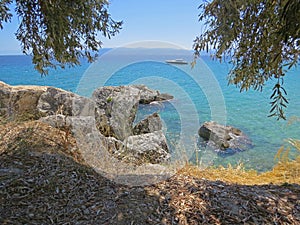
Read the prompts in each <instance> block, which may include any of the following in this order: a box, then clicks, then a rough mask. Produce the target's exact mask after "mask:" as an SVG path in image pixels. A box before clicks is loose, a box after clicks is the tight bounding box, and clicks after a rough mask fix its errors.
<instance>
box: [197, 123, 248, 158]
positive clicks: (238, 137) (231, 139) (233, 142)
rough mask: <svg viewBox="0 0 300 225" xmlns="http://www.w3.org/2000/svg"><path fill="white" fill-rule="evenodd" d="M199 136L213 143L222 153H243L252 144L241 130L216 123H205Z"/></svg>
mask: <svg viewBox="0 0 300 225" xmlns="http://www.w3.org/2000/svg"><path fill="white" fill-rule="evenodd" d="M198 133H199V136H200V137H202V138H203V139H204V140H206V141H208V142H209V144H211V143H213V144H214V145H215V146H216V147H217V148H219V149H220V150H222V151H227V149H230V150H228V152H232V150H233V151H243V150H245V149H246V148H247V147H248V146H249V145H250V144H251V141H250V140H249V138H248V137H247V136H246V135H245V134H244V133H243V132H242V131H241V130H239V129H237V128H234V127H232V126H224V125H220V124H217V123H216V122H212V121H211V122H205V123H204V124H203V125H202V126H201V127H200V129H199V131H198Z"/></svg>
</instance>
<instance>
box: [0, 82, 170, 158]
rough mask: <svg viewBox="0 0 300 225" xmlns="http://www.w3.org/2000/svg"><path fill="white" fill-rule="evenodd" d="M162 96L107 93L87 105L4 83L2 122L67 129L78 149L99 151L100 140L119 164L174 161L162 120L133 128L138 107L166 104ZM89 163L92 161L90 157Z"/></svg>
mask: <svg viewBox="0 0 300 225" xmlns="http://www.w3.org/2000/svg"><path fill="white" fill-rule="evenodd" d="M158 96H160V93H159V92H158V91H153V90H150V89H148V88H147V87H146V86H144V85H132V86H121V87H103V88H99V89H97V90H96V91H95V92H94V94H93V98H92V99H88V98H84V97H81V96H79V95H76V94H74V93H71V92H67V91H64V90H62V89H59V88H54V87H46V86H45V87H41V86H10V85H7V84H5V83H3V82H0V116H4V117H8V118H11V119H16V118H17V117H19V116H24V115H32V116H31V118H30V119H39V120H40V121H41V122H43V123H47V124H49V125H51V126H52V127H56V128H59V129H62V130H66V129H68V131H70V132H72V134H73V135H75V137H76V140H77V141H78V143H77V144H78V145H79V147H80V146H81V147H82V148H84V146H90V147H93V146H97V145H98V144H97V140H98V139H99V140H98V141H100V142H101V144H100V145H99V146H100V148H101V149H102V148H103V149H104V150H107V152H110V153H111V154H113V155H114V156H118V157H117V158H119V159H122V160H123V159H130V158H131V159H133V160H134V161H135V162H139V163H140V162H142V163H144V162H149V163H159V162H164V161H166V160H167V159H168V158H169V157H170V154H169V153H168V146H167V142H166V138H165V136H164V134H163V133H162V131H161V129H162V124H161V120H160V117H159V115H158V114H157V113H154V114H153V115H150V116H149V117H148V118H146V119H144V120H143V121H141V122H140V123H138V124H137V125H136V126H135V128H133V121H134V119H135V115H136V111H137V108H138V104H139V103H140V102H143V103H145V102H147V103H149V102H151V101H157V99H158V98H159V99H162V98H161V97H158ZM28 119H29V118H28ZM87 123H88V124H87ZM99 131H100V132H99ZM134 134H138V135H134ZM86 135H87V136H88V137H87V136H86ZM93 138H96V139H97V140H93ZM83 153H84V150H83ZM95 154H100V153H99V152H98V153H97V152H95ZM86 157H89V158H90V159H91V160H92V159H93V156H91V153H87V152H86ZM125 161H126V160H125Z"/></svg>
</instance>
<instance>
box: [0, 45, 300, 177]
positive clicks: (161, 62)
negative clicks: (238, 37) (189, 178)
mask: <svg viewBox="0 0 300 225" xmlns="http://www.w3.org/2000/svg"><path fill="white" fill-rule="evenodd" d="M178 58H182V59H185V60H187V61H191V60H192V54H191V53H190V52H188V51H182V50H161V49H160V50H159V49H154V50H149V49H148V50H147V49H146V50H145V49H135V50H134V49H130V50H128V49H117V50H110V51H105V53H103V54H102V55H101V56H100V57H99V60H98V61H97V62H95V63H93V64H92V65H90V64H88V63H86V62H85V61H83V62H82V65H81V66H80V67H75V68H67V69H65V70H61V69H58V70H56V71H53V70H52V71H50V73H49V75H48V76H46V77H41V76H40V75H39V74H38V73H37V72H36V71H35V70H34V67H33V65H32V64H31V58H30V57H28V56H0V80H1V81H3V82H6V83H8V84H11V85H29V84H30V85H47V86H54V87H59V88H62V89H65V90H68V91H72V92H75V93H78V94H80V95H83V96H90V95H91V93H92V92H93V90H94V89H95V88H97V87H99V86H103V85H126V84H133V83H134V84H145V85H147V86H149V87H150V88H153V89H157V90H160V92H167V93H170V94H172V95H174V96H175V99H174V100H172V101H170V102H166V103H163V104H151V105H148V106H141V107H140V110H139V113H138V115H137V118H136V119H137V120H139V119H142V118H143V117H145V115H147V114H150V113H152V112H155V111H158V112H159V113H160V115H161V117H162V119H163V123H164V130H165V132H166V134H167V137H168V140H169V144H170V145H181V144H182V143H183V144H182V148H185V149H187V151H189V152H190V160H191V161H194V160H195V158H196V156H195V152H198V151H199V153H200V154H199V155H200V156H201V155H202V156H203V159H204V161H205V160H206V161H209V163H213V164H214V165H227V164H229V163H230V164H232V165H235V164H237V163H241V162H242V163H244V165H245V166H246V168H253V169H256V170H258V171H265V170H268V169H271V168H272V166H273V165H274V162H275V161H274V156H275V154H276V152H277V150H278V148H279V147H280V146H281V145H282V144H284V143H286V142H285V140H286V139H287V138H298V139H299V138H300V126H299V122H298V123H292V124H288V123H287V121H276V119H275V118H268V117H267V115H268V112H269V110H270V105H269V96H270V95H271V89H272V86H273V85H274V83H275V81H270V82H269V83H268V84H266V86H265V87H264V90H263V92H257V91H252V90H251V91H249V92H245V93H244V92H243V93H240V92H239V89H238V88H236V87H234V86H228V85H227V83H228V82H227V80H226V75H227V73H228V71H229V70H230V64H229V63H219V62H217V61H213V60H211V59H210V58H209V57H208V56H204V57H202V58H201V59H200V60H198V62H197V64H196V66H195V67H194V68H193V69H192V68H191V66H190V65H170V64H166V63H165V60H167V59H178ZM299 73H300V69H299V68H298V69H292V70H291V71H289V72H288V76H286V79H285V88H286V90H287V92H288V99H289V101H290V104H289V105H288V109H287V110H286V113H287V116H288V118H292V117H293V116H298V117H299V116H300V90H299V87H300V79H299V78H300V77H299ZM209 120H214V121H217V122H219V123H222V124H227V125H232V126H235V127H237V128H239V129H241V130H242V131H244V132H245V133H246V134H247V135H248V136H249V138H250V139H251V140H252V146H251V147H250V148H249V149H247V150H246V151H243V152H238V153H236V154H233V155H220V154H217V153H215V152H210V151H208V150H205V151H204V150H201V147H199V146H198V145H197V139H198V136H197V130H198V129H199V127H200V125H201V124H202V123H203V122H205V121H209ZM179 139H180V140H183V142H182V143H181V144H180V143H179ZM295 154H296V151H292V152H291V156H292V157H293V156H295Z"/></svg>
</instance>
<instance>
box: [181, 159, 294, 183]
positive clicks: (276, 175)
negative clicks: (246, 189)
mask: <svg viewBox="0 0 300 225" xmlns="http://www.w3.org/2000/svg"><path fill="white" fill-rule="evenodd" d="M179 173H181V174H184V175H190V176H193V177H196V178H204V179H208V180H211V181H224V182H228V183H233V184H242V185H263V184H284V183H290V184H292V183H295V184H300V157H298V158H297V159H296V160H294V161H288V162H279V163H278V164H277V165H275V166H274V168H273V169H272V170H271V171H267V172H264V173H258V172H257V171H255V170H245V169H244V168H243V166H242V165H239V166H237V167H232V166H228V167H227V168H225V167H218V168H213V167H210V168H206V169H203V170H201V169H199V168H198V167H196V166H193V165H186V166H185V167H184V168H183V169H181V170H180V171H179Z"/></svg>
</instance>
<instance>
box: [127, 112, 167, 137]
mask: <svg viewBox="0 0 300 225" xmlns="http://www.w3.org/2000/svg"><path fill="white" fill-rule="evenodd" d="M159 130H162V122H161V119H160V116H159V115H158V113H153V114H152V115H150V116H148V117H146V118H145V119H143V120H141V121H140V122H139V123H138V124H136V125H135V126H134V128H133V134H135V135H139V134H147V133H152V132H154V131H159Z"/></svg>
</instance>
